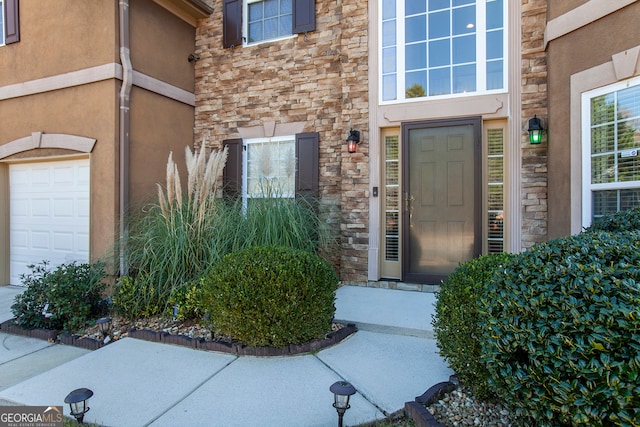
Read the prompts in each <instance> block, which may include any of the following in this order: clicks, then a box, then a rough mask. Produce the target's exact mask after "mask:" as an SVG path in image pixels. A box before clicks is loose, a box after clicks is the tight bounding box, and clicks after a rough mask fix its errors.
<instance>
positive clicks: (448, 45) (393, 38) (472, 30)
mask: <svg viewBox="0 0 640 427" xmlns="http://www.w3.org/2000/svg"><path fill="white" fill-rule="evenodd" d="M378 5H379V10H380V22H379V25H380V31H379V35H380V36H379V46H380V50H379V58H380V69H379V76H380V77H379V81H380V93H381V101H382V102H387V101H389V102H390V101H403V100H406V99H410V98H424V97H434V96H446V95H453V94H472V93H486V92H490V91H504V90H505V89H506V87H507V73H506V70H507V68H506V62H507V58H506V54H505V53H506V51H507V49H506V46H507V28H506V16H507V1H506V0H378Z"/></svg>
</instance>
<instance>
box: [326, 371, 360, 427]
mask: <svg viewBox="0 0 640 427" xmlns="http://www.w3.org/2000/svg"><path fill="white" fill-rule="evenodd" d="M329 391H331V392H332V393H333V407H334V408H336V411H337V412H338V427H342V417H344V413H345V412H347V409H349V408H350V407H351V406H350V405H349V398H350V397H351V396H352V395H354V394H355V393H356V389H355V387H354V386H352V385H351V384H349V383H348V382H346V381H338V382H335V383H333V384H332V385H331V387H329Z"/></svg>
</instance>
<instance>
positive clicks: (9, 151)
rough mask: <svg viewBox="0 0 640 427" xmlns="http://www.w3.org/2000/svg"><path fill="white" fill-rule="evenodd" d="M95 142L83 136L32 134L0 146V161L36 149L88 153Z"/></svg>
mask: <svg viewBox="0 0 640 427" xmlns="http://www.w3.org/2000/svg"><path fill="white" fill-rule="evenodd" d="M95 143H96V140H95V139H93V138H87V137H84V136H77V135H67V134H64V133H44V132H33V133H32V134H31V136H25V137H24V138H19V139H16V140H13V141H11V142H9V143H7V144H4V145H2V146H0V160H2V159H4V158H6V157H9V156H11V155H13V154H16V153H21V152H23V151H28V150H34V149H36V148H64V149H67V150H73V151H80V152H82V153H90V152H91V151H93V146H94V145H95Z"/></svg>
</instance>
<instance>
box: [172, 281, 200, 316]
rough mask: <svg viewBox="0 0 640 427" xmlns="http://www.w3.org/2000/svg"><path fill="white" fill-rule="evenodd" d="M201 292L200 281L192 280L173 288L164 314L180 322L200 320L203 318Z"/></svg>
mask: <svg viewBox="0 0 640 427" xmlns="http://www.w3.org/2000/svg"><path fill="white" fill-rule="evenodd" d="M203 291H204V290H203V288H202V281H201V280H193V281H191V282H187V283H185V284H183V285H182V286H180V287H177V288H175V289H174V291H173V293H172V294H171V297H170V299H169V301H170V306H169V307H168V308H167V311H166V313H165V314H166V315H167V316H169V317H171V316H173V317H175V318H176V319H177V320H180V321H184V320H188V319H202V317H203V316H204V307H203V297H204V295H203Z"/></svg>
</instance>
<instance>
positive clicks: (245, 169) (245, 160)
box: [242, 135, 296, 212]
mask: <svg viewBox="0 0 640 427" xmlns="http://www.w3.org/2000/svg"><path fill="white" fill-rule="evenodd" d="M295 141H296V136H295V135H286V136H274V137H271V138H249V139H244V140H243V141H242V146H243V150H246V151H245V154H244V155H243V156H242V209H243V212H246V210H247V204H248V200H249V199H251V198H254V197H252V196H251V195H250V194H249V193H248V189H249V185H248V184H249V175H248V173H249V155H248V151H249V149H248V146H249V145H252V144H262V143H269V142H293V145H294V150H295ZM294 156H295V151H294ZM294 161H295V159H294ZM280 197H286V198H294V197H295V189H294V191H293V192H292V193H286V194H280Z"/></svg>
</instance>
